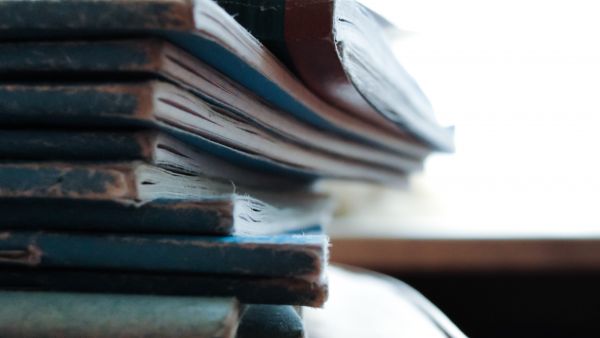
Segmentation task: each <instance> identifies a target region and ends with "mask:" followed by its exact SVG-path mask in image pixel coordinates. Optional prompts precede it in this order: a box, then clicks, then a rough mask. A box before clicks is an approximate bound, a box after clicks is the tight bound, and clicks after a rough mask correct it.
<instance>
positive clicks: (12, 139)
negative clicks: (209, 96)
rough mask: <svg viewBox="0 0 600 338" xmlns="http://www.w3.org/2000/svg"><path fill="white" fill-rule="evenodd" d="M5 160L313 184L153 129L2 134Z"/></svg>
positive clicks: (270, 185) (293, 186)
mask: <svg viewBox="0 0 600 338" xmlns="http://www.w3.org/2000/svg"><path fill="white" fill-rule="evenodd" d="M0 159H2V160H3V161H4V162H7V161H11V160H13V161H14V160H18V161H78V162H94V161H111V162H115V161H136V160H139V161H144V162H146V163H148V164H152V165H155V166H157V167H160V168H164V169H168V170H171V171H175V172H179V173H185V174H192V175H200V176H205V177H210V178H213V179H216V180H221V181H226V182H231V181H233V182H235V184H236V185H241V186H245V187H250V188H255V189H261V190H273V189H274V188H275V187H276V188H277V189H286V190H287V191H294V190H299V189H306V187H307V186H310V185H311V184H312V183H311V182H312V179H311V178H309V177H306V179H303V177H298V176H294V177H293V179H291V178H290V177H289V176H285V175H276V174H274V173H269V172H263V171H258V170H252V169H251V168H244V167H241V166H239V165H235V164H233V163H231V162H228V161H225V160H223V159H222V158H220V157H218V156H214V155H212V154H210V153H207V152H204V151H197V150H196V149H195V148H192V147H190V146H188V145H187V144H185V143H183V142H180V141H178V140H177V139H175V138H173V137H170V136H168V135H166V134H165V133H162V132H159V131H155V130H150V129H139V130H119V129H94V130H78V129H76V130H65V129H53V128H45V129H23V128H20V129H0Z"/></svg>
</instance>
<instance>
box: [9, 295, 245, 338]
mask: <svg viewBox="0 0 600 338" xmlns="http://www.w3.org/2000/svg"><path fill="white" fill-rule="evenodd" d="M239 311H240V310H239V305H238V303H237V301H236V300H235V299H234V298H216V297H214V298H212V297H211V298H208V297H178V296H152V295H124V294H121V295H119V294H90V293H70V292H63V293H58V292H35V291H0V332H2V333H1V335H2V336H3V337H21V338H45V337H47V338H56V337H64V338H81V337H86V338H113V337H131V338H142V337H144V338H147V337H161V338H168V337H173V338H175V337H178V338H179V337H198V338H233V337H235V336H236V330H237V327H238V320H239Z"/></svg>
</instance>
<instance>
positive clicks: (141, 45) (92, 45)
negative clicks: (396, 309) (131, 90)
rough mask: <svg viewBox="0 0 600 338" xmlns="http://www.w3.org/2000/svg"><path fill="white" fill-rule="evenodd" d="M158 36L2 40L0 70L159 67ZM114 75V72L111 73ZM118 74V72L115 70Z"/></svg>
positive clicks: (85, 71) (144, 69) (86, 70)
mask: <svg viewBox="0 0 600 338" xmlns="http://www.w3.org/2000/svg"><path fill="white" fill-rule="evenodd" d="M161 48H162V43H161V42H160V41H159V40H154V39H145V40H127V41H96V42H77V41H69V42H64V41H62V42H58V43H57V42H19V43H2V44H0V72H2V73H5V74H6V73H27V74H30V73H36V74H37V75H40V73H46V72H61V75H64V74H65V73H71V72H82V73H83V74H90V73H96V72H121V71H125V72H127V75H129V76H131V72H135V71H142V72H149V71H158V70H159V67H160V63H161V62H162V61H161V53H160V51H161ZM111 75H112V74H111ZM114 75H117V74H114Z"/></svg>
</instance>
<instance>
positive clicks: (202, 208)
mask: <svg viewBox="0 0 600 338" xmlns="http://www.w3.org/2000/svg"><path fill="white" fill-rule="evenodd" d="M332 208H333V204H332V202H331V200H330V199H329V198H327V197H326V196H323V195H321V194H318V193H312V192H310V191H307V190H302V189H300V190H298V189H296V190H289V191H287V193H286V194H284V195H282V194H281V193H277V192H274V191H271V192H269V191H265V190H254V189H251V188H243V187H241V186H236V185H234V184H232V183H231V182H230V181H226V180H218V179H215V178H211V177H207V176H200V175H189V174H181V173H176V172H172V171H168V170H165V169H162V168H158V167H156V166H152V165H148V164H145V163H142V162H135V161H133V162H117V163H110V162H102V163H98V162H95V163H94V162H91V163H90V162H87V163H74V162H62V163H59V162H33V163H31V162H28V163H25V162H17V163H2V164H0V213H1V214H2V218H1V219H0V229H10V230H17V229H20V230H69V231H104V232H129V233H133V232H139V233H152V232H154V233H181V234H215V235H217V234H221V235H224V234H245V235H268V234H278V233H286V232H297V231H306V230H308V229H314V228H315V227H317V226H320V225H323V224H325V223H327V222H328V220H329V218H330V217H331V213H332Z"/></svg>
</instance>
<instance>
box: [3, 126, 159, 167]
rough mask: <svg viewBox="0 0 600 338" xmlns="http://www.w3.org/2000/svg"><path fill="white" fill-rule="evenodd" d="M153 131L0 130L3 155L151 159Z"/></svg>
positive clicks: (89, 159) (88, 159)
mask: <svg viewBox="0 0 600 338" xmlns="http://www.w3.org/2000/svg"><path fill="white" fill-rule="evenodd" d="M155 142H156V137H155V134H154V133H152V132H118V131H117V132H113V131H106V132H96V131H94V132H82V131H64V130H60V131H57V130H33V129H31V130H22V129H21V130H0V159H2V160H4V161H5V160H9V161H10V160H43V161H47V160H54V161H70V160H78V161H79V160H81V161H97V160H109V161H131V160H145V161H147V162H152V160H153V156H154V146H155Z"/></svg>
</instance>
